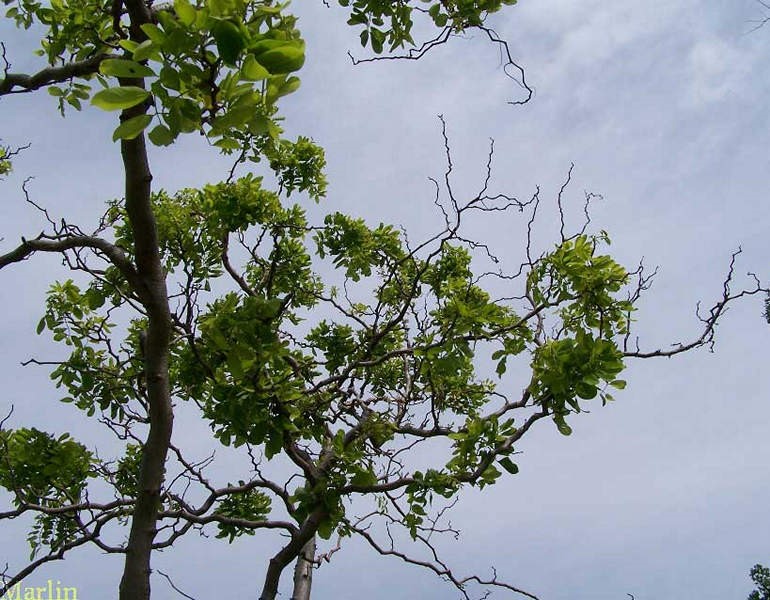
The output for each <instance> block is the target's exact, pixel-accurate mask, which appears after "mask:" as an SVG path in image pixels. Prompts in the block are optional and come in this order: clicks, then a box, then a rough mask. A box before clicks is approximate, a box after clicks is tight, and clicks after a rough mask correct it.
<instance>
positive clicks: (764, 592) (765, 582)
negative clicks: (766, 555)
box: [748, 564, 770, 600]
mask: <svg viewBox="0 0 770 600" xmlns="http://www.w3.org/2000/svg"><path fill="white" fill-rule="evenodd" d="M751 580H752V581H753V582H754V585H756V586H757V589H756V590H754V591H753V592H751V594H749V598H748V600H770V569H768V568H767V567H765V566H763V565H759V564H757V565H754V566H753V567H752V568H751Z"/></svg>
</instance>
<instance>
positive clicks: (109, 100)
mask: <svg viewBox="0 0 770 600" xmlns="http://www.w3.org/2000/svg"><path fill="white" fill-rule="evenodd" d="M149 95H150V92H148V91H147V90H144V89H142V88H140V87H136V86H133V85H126V86H122V87H114V88H107V89H106V90H102V91H100V92H97V93H96V94H94V97H93V98H91V104H93V105H94V106H98V107H99V108H101V109H103V110H123V109H125V108H131V107H132V106H136V105H137V104H139V103H141V102H143V101H144V100H146V99H147V98H148V97H149Z"/></svg>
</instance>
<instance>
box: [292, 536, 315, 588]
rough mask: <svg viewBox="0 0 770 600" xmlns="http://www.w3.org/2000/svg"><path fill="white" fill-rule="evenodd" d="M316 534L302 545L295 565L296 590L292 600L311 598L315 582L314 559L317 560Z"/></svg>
mask: <svg viewBox="0 0 770 600" xmlns="http://www.w3.org/2000/svg"><path fill="white" fill-rule="evenodd" d="M315 548H316V543H315V536H313V537H312V538H311V539H310V540H309V541H308V542H307V544H305V545H304V546H303V547H302V552H301V553H300V555H299V556H298V557H297V562H296V563H295V565H294V592H293V593H292V595H291V600H310V588H311V586H312V584H313V561H314V560H315Z"/></svg>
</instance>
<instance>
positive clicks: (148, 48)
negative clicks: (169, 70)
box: [133, 40, 160, 61]
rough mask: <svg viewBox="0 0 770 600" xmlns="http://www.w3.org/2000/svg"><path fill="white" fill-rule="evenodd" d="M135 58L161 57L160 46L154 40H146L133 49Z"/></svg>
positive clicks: (138, 59)
mask: <svg viewBox="0 0 770 600" xmlns="http://www.w3.org/2000/svg"><path fill="white" fill-rule="evenodd" d="M133 53H134V60H137V61H140V60H147V59H148V58H159V57H160V53H159V52H158V47H157V46H156V45H155V43H154V42H153V41H152V40H144V41H143V42H142V43H141V44H139V45H138V46H137V47H136V48H134V50H133Z"/></svg>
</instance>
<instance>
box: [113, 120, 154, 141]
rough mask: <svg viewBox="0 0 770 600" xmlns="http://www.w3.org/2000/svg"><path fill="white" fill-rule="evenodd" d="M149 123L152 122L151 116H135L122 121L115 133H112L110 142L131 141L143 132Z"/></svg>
mask: <svg viewBox="0 0 770 600" xmlns="http://www.w3.org/2000/svg"><path fill="white" fill-rule="evenodd" d="M150 121H152V116H151V115H137V116H136V117H132V118H130V119H128V120H127V121H123V122H122V123H121V124H120V125H119V126H118V127H117V128H116V129H115V131H113V132H112V141H113V142H116V141H118V140H133V139H134V138H135V137H136V136H138V135H139V134H140V133H142V131H144V129H145V127H147V126H148V125H149V124H150Z"/></svg>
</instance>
